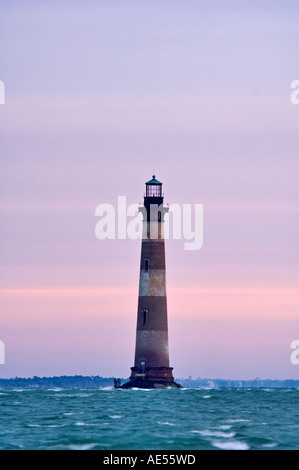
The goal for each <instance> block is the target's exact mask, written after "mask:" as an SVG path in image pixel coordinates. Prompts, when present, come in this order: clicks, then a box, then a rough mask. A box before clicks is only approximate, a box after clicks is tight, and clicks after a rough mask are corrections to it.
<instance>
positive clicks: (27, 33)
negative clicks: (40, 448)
mask: <svg viewBox="0 0 299 470" xmlns="http://www.w3.org/2000/svg"><path fill="white" fill-rule="evenodd" d="M2 10H3V18H5V24H3V25H1V29H0V31H1V33H0V35H1V40H2V42H3V43H4V44H5V48H3V50H2V52H1V56H0V61H1V68H0V74H1V75H0V80H3V82H4V83H5V90H6V97H5V98H6V100H5V105H1V106H0V134H1V136H0V137H1V141H0V146H1V147H0V150H1V161H0V165H1V171H0V181H1V199H0V218H1V234H0V241H1V244H0V259H1V268H0V269H1V271H0V272H1V289H0V312H1V317H0V340H1V341H3V342H4V344H5V353H6V364H4V365H0V376H3V377H12V376H33V375H41V376H48V375H60V374H66V375H71V374H75V373H76V374H82V375H87V374H93V375H97V374H99V375H103V376H122V377H126V376H128V374H129V368H130V367H131V366H132V365H133V356H134V341H135V327H136V309H137V296H138V278H139V273H138V269H139V256H140V241H132V240H109V241H108V240H104V241H99V240H98V239H97V238H96V237H95V232H94V229H95V224H96V222H97V219H96V217H95V215H94V213H95V208H96V207H97V205H98V204H100V203H110V204H115V205H116V203H117V198H118V196H120V195H125V196H126V197H127V203H128V205H129V204H132V203H138V202H142V198H143V193H144V183H145V181H147V180H148V179H150V178H151V175H152V173H153V171H155V173H156V175H157V178H158V179H159V180H161V181H162V182H163V183H164V188H163V189H164V194H165V202H169V203H178V204H184V203H190V204H195V203H198V204H203V207H204V245H203V248H202V249H201V250H199V251H197V252H188V251H185V250H184V242H183V240H169V241H168V242H167V245H166V255H167V259H166V261H167V291H168V315H169V333H170V360H171V365H172V366H173V367H174V373H175V376H176V377H183V376H188V375H192V376H193V377H198V376H201V377H223V378H240V379H242V378H244V379H245V378H254V377H256V376H259V377H270V378H298V377H299V366H294V365H292V364H291V362H290V355H291V349H290V343H291V342H292V341H293V340H295V339H299V309H298V302H299V300H298V299H299V295H298V294H299V292H298V290H299V289H298V274H299V273H298V239H299V237H298V198H299V189H298V170H299V168H298V129H299V105H297V106H296V105H292V104H291V102H290V94H291V89H290V84H291V82H292V81H293V80H295V79H299V76H298V73H299V72H298V60H297V59H298V51H297V49H296V44H297V43H298V25H297V18H298V13H299V12H298V6H297V5H294V2H291V1H284V2H283V1H275V2H272V3H271V7H269V2H267V1H266V0H264V1H263V0H262V1H259V2H258V1H256V2H252V1H251V2H249V1H248V2H247V1H245V2H242V5H240V2H237V1H233V0H230V1H226V2H221V3H219V2H195V1H194V2H193V1H191V2H190V4H189V7H188V8H186V7H185V4H184V5H183V3H182V2H179V1H175V2H170V1H165V2H159V3H158V2H157V3H156V2H150V1H146V0H144V1H138V2H137V1H134V0H129V1H128V2H126V8H124V7H123V3H122V2H120V1H115V2H108V1H104V0H103V1H101V2H96V1H91V0H90V1H87V2H79V1H78V2H73V3H72V6H71V4H68V3H67V2H64V3H63V5H61V4H60V3H59V2H56V1H53V2H51V5H47V7H46V6H43V5H40V4H39V3H38V2H35V1H33V0H31V1H29V0H25V1H23V2H18V3H17V4H14V6H11V5H10V4H9V2H6V4H5V5H4V6H3V7H2Z"/></svg>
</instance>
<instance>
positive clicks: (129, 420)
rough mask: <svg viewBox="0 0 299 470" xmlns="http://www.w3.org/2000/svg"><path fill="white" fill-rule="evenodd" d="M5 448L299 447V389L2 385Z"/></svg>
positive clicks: (0, 437) (0, 433)
mask: <svg viewBox="0 0 299 470" xmlns="http://www.w3.org/2000/svg"><path fill="white" fill-rule="evenodd" d="M0 449H78V450H81V449H85V450H89V449H104V450H115V449H121V450H126V449H129V450H133V449H134V450H136V449H150V450H155V449H163V450H194V449H224V450H225V449H227V450H230V449H236V450H238V449H240V450H250V449H264V450H266V449H271V450H274V449H299V390H296V389H251V390H246V389H209V390H207V389H167V390H121V389H112V388H107V389H98V390H96V389H48V390H45V389H2V390H0Z"/></svg>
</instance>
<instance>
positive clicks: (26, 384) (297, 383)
mask: <svg viewBox="0 0 299 470" xmlns="http://www.w3.org/2000/svg"><path fill="white" fill-rule="evenodd" d="M120 380H121V383H124V382H126V381H127V380H128V379H127V378H121V379H120ZM175 380H176V381H177V382H179V383H180V384H181V385H182V386H183V387H187V388H188V387H190V388H194V387H203V388H299V379H298V380H296V379H282V380H275V379H259V378H256V379H252V380H230V379H217V378H216V379H209V378H197V379H192V378H188V379H186V378H181V379H179V378H177V379H175ZM113 385H114V377H101V376H99V375H96V376H83V375H71V376H67V375H63V376H54V377H36V376H35V377H29V378H22V377H14V378H8V379H7V378H3V379H1V378H0V388H50V387H57V388H95V389H96V388H102V387H113Z"/></svg>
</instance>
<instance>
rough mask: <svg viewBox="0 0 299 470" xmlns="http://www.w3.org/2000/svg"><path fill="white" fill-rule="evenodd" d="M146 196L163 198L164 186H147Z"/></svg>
mask: <svg viewBox="0 0 299 470" xmlns="http://www.w3.org/2000/svg"><path fill="white" fill-rule="evenodd" d="M146 196H147V197H162V184H147V185H146Z"/></svg>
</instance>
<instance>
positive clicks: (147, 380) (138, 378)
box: [120, 367, 181, 389]
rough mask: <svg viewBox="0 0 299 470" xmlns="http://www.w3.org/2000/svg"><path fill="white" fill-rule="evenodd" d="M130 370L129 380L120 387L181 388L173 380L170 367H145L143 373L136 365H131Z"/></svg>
mask: <svg viewBox="0 0 299 470" xmlns="http://www.w3.org/2000/svg"><path fill="white" fill-rule="evenodd" d="M131 371H132V373H131V377H130V380H129V382H126V383H125V384H123V385H121V387H120V388H152V389H153V388H168V387H173V388H181V385H180V384H178V383H176V382H175V381H174V378H173V375H172V367H146V369H145V371H144V373H142V372H141V371H140V369H139V368H137V367H131Z"/></svg>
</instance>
